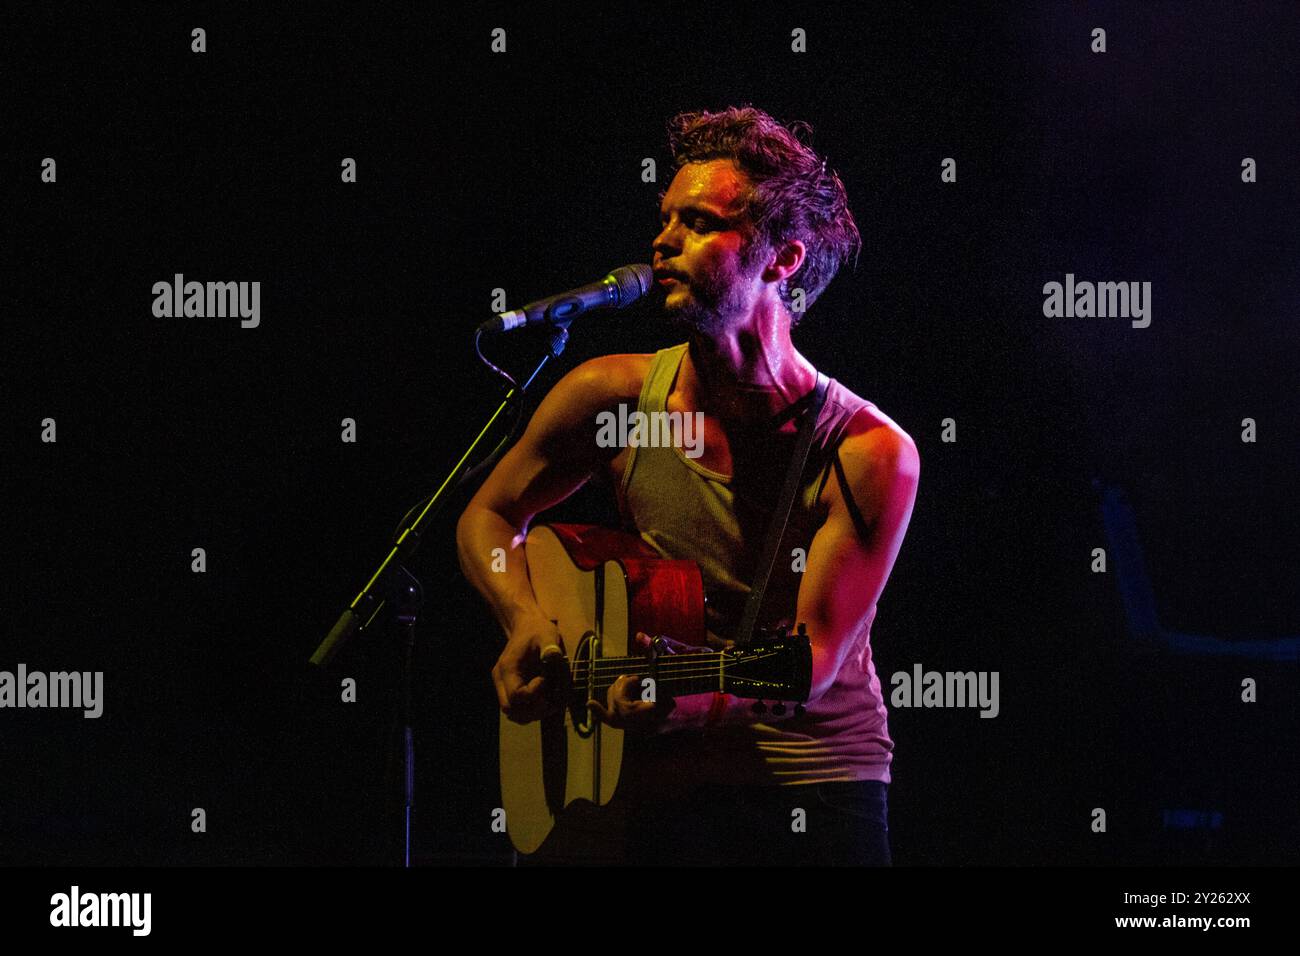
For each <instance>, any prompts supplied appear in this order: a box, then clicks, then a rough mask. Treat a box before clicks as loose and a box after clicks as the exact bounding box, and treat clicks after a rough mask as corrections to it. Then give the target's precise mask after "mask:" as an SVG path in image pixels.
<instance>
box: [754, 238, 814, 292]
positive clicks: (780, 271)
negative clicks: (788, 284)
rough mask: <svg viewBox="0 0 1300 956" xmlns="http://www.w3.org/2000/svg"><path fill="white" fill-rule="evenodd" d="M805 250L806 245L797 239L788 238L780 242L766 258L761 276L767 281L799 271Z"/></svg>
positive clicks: (777, 279) (775, 280)
mask: <svg viewBox="0 0 1300 956" xmlns="http://www.w3.org/2000/svg"><path fill="white" fill-rule="evenodd" d="M807 252H808V250H807V247H805V246H804V244H803V243H802V242H800V241H799V240H798V239H790V240H788V241H787V242H784V243H782V244H781V246H780V248H778V249H777V250H776V252H775V253H773V255H772V257H771V258H770V259H769V260H768V264H767V268H765V269H764V270H763V278H764V279H766V280H767V281H769V282H780V281H781V280H782V279H788V278H789V277H790V276H792V275H794V274H795V273H796V272H798V271H799V267H800V266H802V265H803V260H804V256H805V255H807Z"/></svg>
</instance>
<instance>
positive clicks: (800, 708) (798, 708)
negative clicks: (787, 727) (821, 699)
mask: <svg viewBox="0 0 1300 956" xmlns="http://www.w3.org/2000/svg"><path fill="white" fill-rule="evenodd" d="M806 713H808V708H806V707H805V706H804V705H803V704H795V705H794V715H795V716H796V717H802V716H803V715H804V714H806Z"/></svg>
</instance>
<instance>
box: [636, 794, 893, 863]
mask: <svg viewBox="0 0 1300 956" xmlns="http://www.w3.org/2000/svg"><path fill="white" fill-rule="evenodd" d="M887 794H888V786H887V785H886V784H884V783H881V782H879V781H876V780H860V781H853V782H848V783H821V784H803V785H799V786H789V787H737V786H708V787H702V788H700V789H699V790H696V791H695V792H694V793H692V794H690V795H689V796H687V797H682V798H676V799H673V800H670V801H661V802H660V803H658V804H654V805H642V806H638V807H637V808H635V809H634V810H633V811H632V812H631V814H630V815H629V818H628V822H627V829H626V845H625V853H626V855H627V857H628V860H627V862H629V863H635V864H642V865H647V866H661V865H670V866H682V865H685V866H889V865H891V857H890V851H889V822H888V816H889V813H888V806H887Z"/></svg>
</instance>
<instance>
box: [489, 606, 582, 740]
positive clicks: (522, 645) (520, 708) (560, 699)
mask: <svg viewBox="0 0 1300 956" xmlns="http://www.w3.org/2000/svg"><path fill="white" fill-rule="evenodd" d="M563 659H564V638H562V637H561V636H560V632H559V629H558V628H556V626H555V624H554V623H552V622H551V621H549V620H547V619H546V618H545V617H543V616H541V615H537V616H534V617H526V618H522V619H521V620H519V621H518V622H517V623H516V624H515V625H514V626H513V627H512V628H511V630H510V634H509V636H508V637H507V639H506V646H505V649H504V650H503V651H502V652H501V656H500V657H499V658H497V662H496V665H495V666H494V667H493V668H492V683H493V684H495V685H496V689H497V703H498V704H499V705H500V707H501V712H502V713H503V714H505V715H506V717H508V718H509V719H510V720H513V721H514V722H515V723H517V724H526V723H529V722H530V721H534V720H540V719H541V718H542V717H544V716H546V715H547V714H548V713H550V712H551V711H554V710H557V709H559V708H560V707H562V706H563V705H564V692H565V686H564V682H565V681H567V677H568V668H567V667H559V666H556V667H551V666H548V664H550V662H552V661H557V660H558V661H563Z"/></svg>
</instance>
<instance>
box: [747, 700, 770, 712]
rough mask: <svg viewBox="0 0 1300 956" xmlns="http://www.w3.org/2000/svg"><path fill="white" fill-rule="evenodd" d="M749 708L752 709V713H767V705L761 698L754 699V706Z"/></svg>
mask: <svg viewBox="0 0 1300 956" xmlns="http://www.w3.org/2000/svg"><path fill="white" fill-rule="evenodd" d="M749 709H750V710H752V711H753V712H754V713H756V714H766V713H767V705H766V704H764V703H763V702H762V701H761V700H756V701H754V706H753V707H751V708H749Z"/></svg>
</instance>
